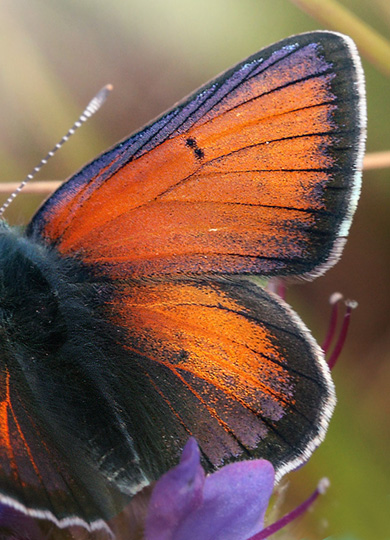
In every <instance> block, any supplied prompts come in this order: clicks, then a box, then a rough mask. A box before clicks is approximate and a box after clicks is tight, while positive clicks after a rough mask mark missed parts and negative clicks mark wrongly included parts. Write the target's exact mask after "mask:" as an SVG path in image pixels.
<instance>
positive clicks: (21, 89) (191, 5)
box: [0, 0, 390, 540]
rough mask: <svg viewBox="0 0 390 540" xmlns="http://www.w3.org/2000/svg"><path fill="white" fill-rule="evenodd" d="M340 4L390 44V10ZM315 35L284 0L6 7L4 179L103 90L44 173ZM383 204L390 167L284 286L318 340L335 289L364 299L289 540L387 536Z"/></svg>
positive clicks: (32, 199)
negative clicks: (302, 275) (321, 264)
mask: <svg viewBox="0 0 390 540" xmlns="http://www.w3.org/2000/svg"><path fill="white" fill-rule="evenodd" d="M324 4H326V2H325V1H324ZM340 4H342V5H343V6H345V7H347V8H348V9H350V10H351V11H352V12H353V13H354V14H355V15H356V16H357V17H359V18H361V19H362V20H363V21H364V22H365V23H367V24H369V25H371V27H372V28H373V29H374V30H375V31H376V32H378V33H380V34H381V35H382V36H383V37H385V38H390V2H388V1H387V0H345V1H343V2H340ZM334 22H335V24H338V23H339V22H340V21H339V20H337V18H335V20H334ZM317 28H331V24H326V25H324V24H321V23H320V22H318V21H316V20H314V19H313V18H311V17H310V16H309V15H307V14H305V13H303V12H302V11H301V10H300V9H299V8H298V7H297V6H296V5H294V4H292V3H291V2H289V1H288V0H235V1H234V0H196V1H195V0H164V1H163V0H111V1H110V2H108V1H106V0H105V1H101V0H94V1H93V0H77V1H71V0H2V2H1V3H0V96H1V99H0V118H1V121H0V159H1V170H0V181H3V182H10V181H13V182H15V181H19V180H21V179H22V178H24V176H25V175H26V173H27V172H29V171H30V170H31V169H32V168H33V166H35V165H36V163H37V162H38V161H39V160H40V159H41V157H42V156H43V155H44V154H45V153H46V151H47V150H48V149H49V148H51V147H52V146H53V144H54V143H55V142H57V140H58V139H59V138H60V137H61V136H62V135H63V133H64V132H65V131H66V130H67V129H68V127H69V126H70V125H71V124H72V123H73V121H74V120H75V118H76V117H77V116H78V114H79V113H80V111H81V110H82V108H83V107H84V106H85V104H86V103H87V102H88V101H89V99H90V98H91V97H92V96H93V95H94V93H95V92H96V91H97V90H98V89H99V88H100V87H101V86H102V85H104V84H106V83H108V82H110V83H112V84H113V85H114V92H113V93H112V95H111V97H110V98H109V100H108V102H107V103H106V105H105V106H104V107H103V109H102V110H101V111H100V112H99V113H98V115H97V116H95V117H94V119H93V120H91V121H90V122H89V123H88V125H87V126H85V127H84V128H83V129H82V130H80V131H79V132H78V134H77V135H76V136H74V137H73V139H72V140H71V141H70V142H69V143H68V144H67V145H66V146H65V147H64V148H63V149H62V150H61V152H60V154H59V155H58V156H57V157H56V158H55V159H54V160H53V161H52V162H51V163H50V165H48V166H47V167H46V168H45V169H44V171H43V172H42V173H41V175H40V177H39V179H58V180H59V179H64V178H66V177H67V176H69V175H70V174H72V173H73V172H74V171H75V170H77V169H78V168H79V167H80V166H81V165H82V164H83V163H84V162H85V161H87V160H89V159H91V158H92V157H94V156H95V155H96V154H97V153H98V152H100V151H102V150H103V149H105V148H106V147H107V146H109V145H111V144H113V143H114V142H116V141H117V140H118V139H120V138H122V137H124V136H125V135H127V134H129V133H130V132H132V131H133V130H135V129H137V128H139V127H141V126H142V124H143V123H145V122H147V121H149V120H150V119H151V118H153V117H154V116H156V115H157V114H159V113H160V112H162V111H163V110H164V109H166V108H168V107H170V106H171V105H172V104H173V103H174V102H175V101H177V100H178V99H180V98H182V97H183V96H184V95H185V94H187V93H189V92H190V91H192V90H193V89H195V88H196V87H197V86H199V85H200V84H202V83H203V82H205V81H206V80H208V79H209V78H211V77H213V76H214V75H216V74H217V73H219V72H221V71H223V70H224V69H226V68H228V67H230V66H231V65H232V64H234V63H235V62H237V61H239V60H241V59H243V58H245V57H246V56H248V55H250V54H252V53H253V52H255V51H257V50H258V49H260V48H261V47H264V46H266V45H268V44H270V43H272V42H274V41H277V40H279V39H281V38H284V37H286V36H288V35H291V34H295V33H299V32H305V31H308V30H314V29H317ZM354 37H355V39H357V36H354ZM363 64H364V68H365V72H366V79H367V99H368V150H369V151H378V150H386V149H390V99H389V97H390V81H389V80H388V78H386V77H385V76H384V75H382V74H381V73H380V72H379V71H378V70H377V69H376V68H375V67H373V65H372V64H370V63H369V62H368V61H367V60H365V59H364V58H363ZM388 64H389V66H390V57H389V58H388ZM2 197H3V196H2ZM3 198H4V197H3ZM42 198H43V196H39V195H31V194H23V195H21V196H20V197H19V198H18V199H17V201H16V202H15V203H14V204H13V206H12V207H11V209H10V210H9V212H8V214H7V218H8V219H9V220H10V221H11V222H12V223H13V224H22V223H26V221H27V220H28V219H29V217H30V216H31V215H32V213H33V212H34V211H35V210H36V209H37V206H38V205H39V203H40V202H41V200H42ZM389 209H390V170H386V169H383V170H378V171H367V172H365V173H364V179H363V192H362V197H361V202H360V205H359V208H358V211H357V215H356V218H355V221H354V223H353V226H352V230H351V234H350V240H349V242H348V244H347V247H346V249H345V252H344V256H343V258H342V260H341V262H340V263H339V264H338V265H337V266H336V267H335V268H334V269H332V270H331V271H329V272H328V273H327V274H326V276H324V277H322V278H320V279H318V280H316V281H315V282H314V283H311V284H306V285H303V286H297V287H294V288H293V289H291V290H290V291H289V296H288V300H289V301H290V302H291V303H292V305H293V306H294V307H295V309H296V310H297V311H298V312H299V313H300V315H301V316H302V317H303V319H304V320H305V321H306V323H307V324H308V325H309V327H311V328H312V330H313V333H314V335H315V336H316V338H317V339H319V341H321V340H322V338H323V336H324V334H325V331H326V327H327V321H328V315H329V307H328V304H327V299H328V297H329V295H330V294H331V293H332V292H334V291H336V290H339V291H341V292H342V293H344V295H345V296H347V297H351V298H354V299H356V300H357V301H358V302H359V308H358V309H357V310H356V311H355V312H354V313H353V318H352V324H351V331H350V335H349V338H348V341H347V345H346V347H345V350H344V353H343V356H342V359H341V361H340V363H339V364H338V365H337V367H336V369H335V372H334V378H335V381H336V385H337V393H338V406H337V410H336V413H335V415H334V417H333V419H332V422H331V426H330V429H329V432H328V436H327V438H326V441H325V443H324V444H323V445H322V446H321V448H320V449H319V450H318V451H317V452H316V453H315V455H314V456H313V458H312V460H311V461H310V463H309V464H308V465H307V466H305V467H304V468H302V469H301V470H299V471H296V472H294V473H292V474H290V475H289V483H290V485H289V488H288V490H287V496H286V500H285V502H284V503H283V507H282V510H283V511H287V510H289V509H291V508H292V507H293V506H294V505H296V504H297V503H298V502H299V501H300V500H302V499H303V498H304V497H305V496H307V495H308V494H309V492H311V491H312V489H313V488H314V487H315V485H316V483H317V481H318V479H319V478H320V477H322V476H328V477H329V478H330V480H331V488H330V489H329V491H328V493H327V494H326V496H325V497H322V498H321V499H320V501H319V502H318V503H317V504H316V505H315V507H314V509H313V511H312V512H310V513H308V514H307V515H306V516H305V517H304V518H303V519H301V520H300V521H299V522H298V523H296V524H295V525H294V526H293V527H291V528H290V533H291V535H292V536H294V537H295V538H305V539H313V540H314V539H321V538H333V539H338V540H347V539H348V540H374V539H375V540H388V539H390V523H389V521H390V519H389V515H390V462H389V450H390V422H389V413H390V362H389V357H390V326H389V312H390V280H389V263H390V245H389V230H390V211H389Z"/></svg>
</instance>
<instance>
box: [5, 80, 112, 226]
mask: <svg viewBox="0 0 390 540" xmlns="http://www.w3.org/2000/svg"><path fill="white" fill-rule="evenodd" d="M111 90H112V85H111V84H107V85H106V86H105V87H104V88H102V89H101V90H100V91H99V92H98V93H97V94H96V96H95V97H94V98H93V99H92V100H91V101H90V102H89V103H88V105H87V107H86V108H85V110H84V111H83V113H82V114H81V115H80V117H79V119H78V120H77V122H75V123H74V124H73V126H72V127H71V128H70V130H69V131H68V133H67V134H66V135H64V136H63V137H62V139H61V140H60V142H58V143H57V144H56V145H55V147H54V148H53V149H52V150H50V152H49V153H48V154H47V155H46V156H45V157H44V158H43V159H42V160H41V161H40V163H39V164H38V165H37V166H36V167H34V169H33V170H32V171H31V173H30V174H28V175H27V176H26V178H25V179H24V180H23V182H21V184H20V185H19V186H18V187H17V188H16V189H15V191H14V192H13V193H11V195H10V196H9V197H8V199H7V200H6V201H5V203H4V204H3V206H2V207H1V208H0V218H1V217H2V215H3V214H4V212H5V210H6V209H7V208H8V207H9V205H10V204H11V202H12V201H13V200H14V199H15V197H16V196H17V195H18V194H19V193H20V192H21V191H22V189H23V188H24V186H25V185H26V184H27V183H28V182H30V180H32V179H33V178H34V176H35V175H36V174H37V172H39V171H40V170H41V169H42V167H43V166H44V165H46V163H47V162H48V161H49V159H50V158H51V157H53V156H54V154H55V153H56V152H57V150H59V149H60V148H61V146H62V145H63V144H64V143H66V141H67V140H68V139H69V137H71V136H72V135H73V133H75V131H76V130H77V129H78V128H79V127H80V126H82V125H83V124H84V122H86V121H87V120H88V118H90V117H91V116H92V115H93V114H95V112H96V111H98V110H99V109H100V107H101V106H102V105H103V103H104V102H105V101H106V99H107V96H108V94H109V93H110V92H111Z"/></svg>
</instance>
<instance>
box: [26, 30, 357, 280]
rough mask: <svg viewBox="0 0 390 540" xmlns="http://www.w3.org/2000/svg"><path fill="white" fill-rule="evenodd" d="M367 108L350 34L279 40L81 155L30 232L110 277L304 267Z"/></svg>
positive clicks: (340, 209) (323, 228) (329, 246)
mask: <svg viewBox="0 0 390 540" xmlns="http://www.w3.org/2000/svg"><path fill="white" fill-rule="evenodd" d="M364 107H365V104H364V96H363V89H362V74H361V68H360V63H359V59H358V57H357V53H356V52H355V48H354V45H353V43H352V42H351V40H350V39H349V38H346V37H344V36H341V35H339V34H334V33H329V32H314V33H309V34H303V35H300V36H294V37H292V38H289V39H286V40H284V41H282V42H280V43H278V44H276V45H274V46H271V47H269V48H267V49H264V50H263V51H260V52H259V53H257V54H256V55H254V56H252V57H250V58H248V59H247V60H246V61H244V62H242V63H241V64H238V65H237V66H236V67H234V68H233V69H231V70H229V71H227V72H226V73H224V74H223V75H222V76H220V77H219V78H217V79H216V80H214V81H212V82H211V83H209V84H207V85H206V86H204V87H203V88H201V89H200V90H199V91H197V92H196V93H195V94H193V95H192V96H191V97H190V98H188V99H187V100H185V101H184V102H183V103H181V104H179V105H178V106H177V107H175V108H174V109H172V110H171V111H169V112H168V113H167V114H165V115H163V116H162V117H161V118H159V119H158V120H157V121H156V122H154V123H153V124H150V125H149V126H147V127H146V128H144V129H143V130H142V131H141V132H139V133H137V134H136V135H134V136H132V137H130V138H129V139H127V140H124V141H123V142H121V143H120V144H119V145H117V146H116V147H114V148H113V149H112V150H110V151H108V152H106V153H105V154H103V155H102V156H100V157H99V158H98V159H96V160H95V161H93V162H92V163H91V164H89V165H87V166H86V167H85V168H84V169H83V170H81V172H79V173H78V174H76V175H75V176H74V177H73V178H72V179H70V180H69V181H68V182H67V183H66V184H64V185H63V186H62V187H61V188H60V189H59V190H58V191H57V192H56V193H55V194H54V195H53V196H52V197H51V198H50V199H49V200H48V201H47V202H46V204H45V205H44V206H43V207H42V208H41V210H40V211H39V212H38V213H37V215H36V216H35V218H34V219H33V221H32V223H31V224H30V227H29V229H28V234H29V235H33V236H35V237H37V238H43V239H44V241H45V242H47V243H48V244H55V245H56V247H57V249H58V250H59V251H60V252H61V253H62V254H65V255H76V256H80V257H81V258H82V259H83V261H85V262H87V263H91V264H93V265H99V266H101V267H103V268H104V270H105V272H106V273H108V274H109V275H111V276H112V277H122V276H123V275H124V272H126V273H127V272H129V273H131V275H132V276H133V277H134V278H141V277H146V276H153V275H161V274H171V275H180V274H183V273H198V274H199V273H207V272H213V273H220V274H238V273H258V274H262V275H306V276H314V275H316V274H318V273H320V272H322V271H323V270H324V269H325V268H327V267H328V266H330V265H331V264H333V263H334V262H335V260H337V258H338V255H339V253H340V252H341V248H342V246H343V243H344V239H345V237H346V235H347V232H348V229H349V225H350V222H351V218H352V214H353V212H354V209H355V206H356V202H357V198H358V194H359V190H360V174H359V173H358V172H357V169H358V168H359V166H360V162H361V158H362V149H363V138H364V134H363V131H364V126H365V108H364Z"/></svg>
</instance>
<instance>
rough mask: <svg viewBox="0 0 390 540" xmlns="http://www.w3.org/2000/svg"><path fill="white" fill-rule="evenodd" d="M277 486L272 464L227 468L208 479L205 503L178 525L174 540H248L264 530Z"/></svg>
mask: <svg viewBox="0 0 390 540" xmlns="http://www.w3.org/2000/svg"><path fill="white" fill-rule="evenodd" d="M273 487H274V469H273V467H272V464H271V463H270V462H269V461H266V460H253V461H243V462H239V463H233V464H231V465H226V466H225V467H223V468H222V469H220V470H219V471H217V472H216V473H214V474H211V475H210V476H208V477H207V478H206V482H205V487H204V491H203V504H202V505H201V506H200V507H199V508H198V509H197V510H195V511H194V512H192V513H191V514H190V515H188V516H187V518H186V519H185V520H184V521H183V522H182V523H181V524H180V525H179V526H178V528H177V531H176V533H175V534H174V535H173V536H172V537H171V538H172V540H193V539H194V538H201V539H202V540H246V539H247V538H249V537H250V536H252V535H254V534H256V533H257V532H259V531H261V529H262V528H263V524H264V514H265V512H266V509H267V506H268V503H269V499H270V497H271V494H272V490H273Z"/></svg>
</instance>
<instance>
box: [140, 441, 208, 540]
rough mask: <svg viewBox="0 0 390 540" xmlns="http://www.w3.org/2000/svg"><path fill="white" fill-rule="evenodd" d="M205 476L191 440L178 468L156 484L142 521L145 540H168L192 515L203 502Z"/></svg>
mask: <svg viewBox="0 0 390 540" xmlns="http://www.w3.org/2000/svg"><path fill="white" fill-rule="evenodd" d="M204 481H205V473H204V470H203V468H202V466H201V465H200V452H199V448H198V445H197V443H196V441H195V439H193V438H191V439H189V441H188V442H187V444H186V446H185V447H184V450H183V454H182V457H181V460H180V463H179V465H177V466H176V467H174V468H173V469H171V470H170V471H168V472H167V473H166V474H164V475H163V476H162V477H161V478H160V480H159V481H158V482H157V483H156V485H155V487H154V490H153V493H152V496H151V499H150V503H149V509H148V516H147V519H146V527H145V538H146V539H147V540H171V539H172V538H174V534H175V531H176V530H177V527H178V525H179V524H180V522H181V521H182V520H183V519H185V518H186V517H187V516H188V515H190V514H191V513H192V512H194V511H195V510H196V509H197V508H198V507H199V506H200V505H201V504H202V499H203V494H202V492H203V486H204Z"/></svg>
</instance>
